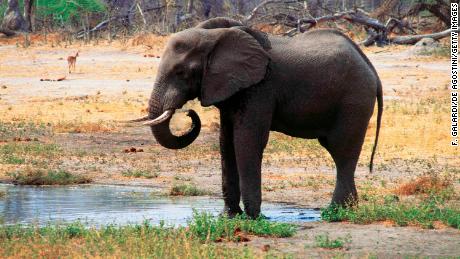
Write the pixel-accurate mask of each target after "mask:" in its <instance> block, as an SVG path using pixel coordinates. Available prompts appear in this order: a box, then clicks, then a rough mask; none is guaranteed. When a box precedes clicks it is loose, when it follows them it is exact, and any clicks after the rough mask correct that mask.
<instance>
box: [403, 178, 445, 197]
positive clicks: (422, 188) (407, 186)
mask: <svg viewBox="0 0 460 259" xmlns="http://www.w3.org/2000/svg"><path fill="white" fill-rule="evenodd" d="M452 187H453V182H452V178H450V177H447V176H444V177H441V176H439V175H438V174H429V175H421V176H418V177H416V178H415V179H413V180H411V181H409V182H406V183H403V184H401V185H400V186H398V187H397V188H396V190H395V193H397V194H401V195H414V194H430V193H433V192H434V193H439V192H442V191H444V190H446V189H449V188H452Z"/></svg>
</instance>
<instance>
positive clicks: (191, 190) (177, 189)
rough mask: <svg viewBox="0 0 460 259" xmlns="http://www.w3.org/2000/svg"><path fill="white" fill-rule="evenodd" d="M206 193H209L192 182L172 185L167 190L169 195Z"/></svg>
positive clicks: (198, 194) (199, 194)
mask: <svg viewBox="0 0 460 259" xmlns="http://www.w3.org/2000/svg"><path fill="white" fill-rule="evenodd" d="M207 194H209V192H208V191H206V190H202V189H199V188H198V187H196V186H195V185H192V184H179V185H174V186H173V187H172V188H171V190H170V192H169V195H172V196H201V195H207Z"/></svg>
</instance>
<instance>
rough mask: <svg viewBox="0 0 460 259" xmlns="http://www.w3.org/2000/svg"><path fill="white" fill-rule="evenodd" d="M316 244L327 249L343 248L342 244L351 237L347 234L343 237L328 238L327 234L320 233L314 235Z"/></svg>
mask: <svg viewBox="0 0 460 259" xmlns="http://www.w3.org/2000/svg"><path fill="white" fill-rule="evenodd" d="M315 241H316V246H317V247H321V248H327V249H337V248H343V246H344V244H346V243H350V242H351V238H350V236H347V237H345V238H340V237H339V238H337V239H330V238H329V234H327V233H326V234H321V235H317V236H315Z"/></svg>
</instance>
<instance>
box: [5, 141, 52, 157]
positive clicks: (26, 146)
mask: <svg viewBox="0 0 460 259" xmlns="http://www.w3.org/2000/svg"><path fill="white" fill-rule="evenodd" d="M59 151H61V148H60V147H59V146H58V145H56V144H43V143H37V142H24V143H19V142H18V143H8V144H5V145H0V155H1V156H8V155H12V154H16V155H35V156H47V157H50V156H53V155H55V154H57V153H58V152H59Z"/></svg>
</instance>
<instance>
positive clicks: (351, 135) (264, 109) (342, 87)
mask: <svg viewBox="0 0 460 259" xmlns="http://www.w3.org/2000/svg"><path fill="white" fill-rule="evenodd" d="M162 57H163V58H162V60H161V62H160V66H159V71H158V75H157V78H156V81H155V85H154V88H153V91H152V95H151V98H150V101H149V115H148V117H146V118H147V119H150V121H149V122H146V123H145V124H146V125H150V127H151V129H152V133H153V135H154V136H155V138H156V140H157V141H158V142H159V143H160V144H161V145H162V146H164V147H167V148H172V149H178V148H183V147H186V146H188V145H189V144H191V143H192V142H193V141H194V140H195V139H196V137H197V136H198V134H199V131H200V127H201V123H200V119H199V117H198V115H197V114H196V113H195V112H194V111H189V114H188V115H189V116H190V117H191V118H192V122H193V123H192V127H191V129H190V130H189V131H188V132H187V133H186V134H184V135H182V136H175V135H173V134H172V133H171V131H170V129H169V122H170V119H171V116H172V114H173V113H174V110H176V109H179V108H181V107H182V106H183V105H184V104H185V103H186V102H187V101H188V100H192V99H194V98H198V99H199V100H200V101H201V104H202V105H203V106H210V105H214V106H216V107H217V108H218V109H219V111H220V123H221V131H220V148H221V158H222V189H223V197H224V201H225V208H224V210H225V212H226V213H228V214H229V215H234V214H237V213H241V212H242V210H241V208H240V205H239V203H240V199H241V198H242V201H243V204H244V211H245V212H246V213H247V214H248V215H249V216H251V217H257V216H258V215H259V213H260V205H261V196H262V193H261V161H262V155H263V151H264V148H265V146H266V144H267V141H268V137H269V132H270V130H273V131H278V132H282V133H284V134H287V135H290V136H293V137H300V138H308V139H314V138H316V139H318V140H319V142H320V144H321V145H322V146H323V147H325V148H326V149H327V151H328V152H329V153H330V154H331V156H332V158H333V160H334V162H335V164H336V167H337V180H336V187H335V191H334V194H333V197H332V202H333V203H337V204H342V205H343V204H347V203H348V202H353V201H356V199H357V192H356V187H355V182H354V172H355V169H356V164H357V161H358V158H359V155H360V152H361V148H362V145H363V141H364V137H365V134H366V129H367V126H368V124H369V120H370V118H371V116H372V113H373V111H374V105H375V100H376V99H377V103H378V116H377V132H376V138H375V143H374V148H373V150H372V156H371V163H370V169H371V170H372V162H373V157H374V153H375V148H376V146H377V141H378V134H379V130H380V122H381V116H382V110H383V108H382V107H383V101H382V86H381V83H380V80H379V77H378V75H377V72H376V71H375V69H374V67H373V66H372V64H371V63H370V62H369V60H368V59H367V57H366V56H365V55H364V54H363V52H362V51H361V50H360V49H359V47H358V46H357V45H356V44H354V43H353V42H352V41H351V40H350V39H349V38H347V37H346V36H344V35H343V34H341V33H340V32H337V31H335V30H315V31H311V32H308V33H305V34H302V35H299V36H297V37H294V38H281V37H275V36H267V35H266V34H264V33H262V32H259V31H256V30H253V29H250V28H248V27H246V26H244V25H243V24H241V23H240V22H238V21H235V20H231V19H228V18H214V19H211V20H208V21H205V22H203V23H201V24H199V25H197V26H196V27H194V28H191V29H188V30H184V31H181V32H179V33H176V34H174V35H172V36H171V38H170V40H169V42H168V44H167V46H166V50H165V52H164V54H163V56H162ZM155 118H157V119H156V120H153V119H155Z"/></svg>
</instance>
